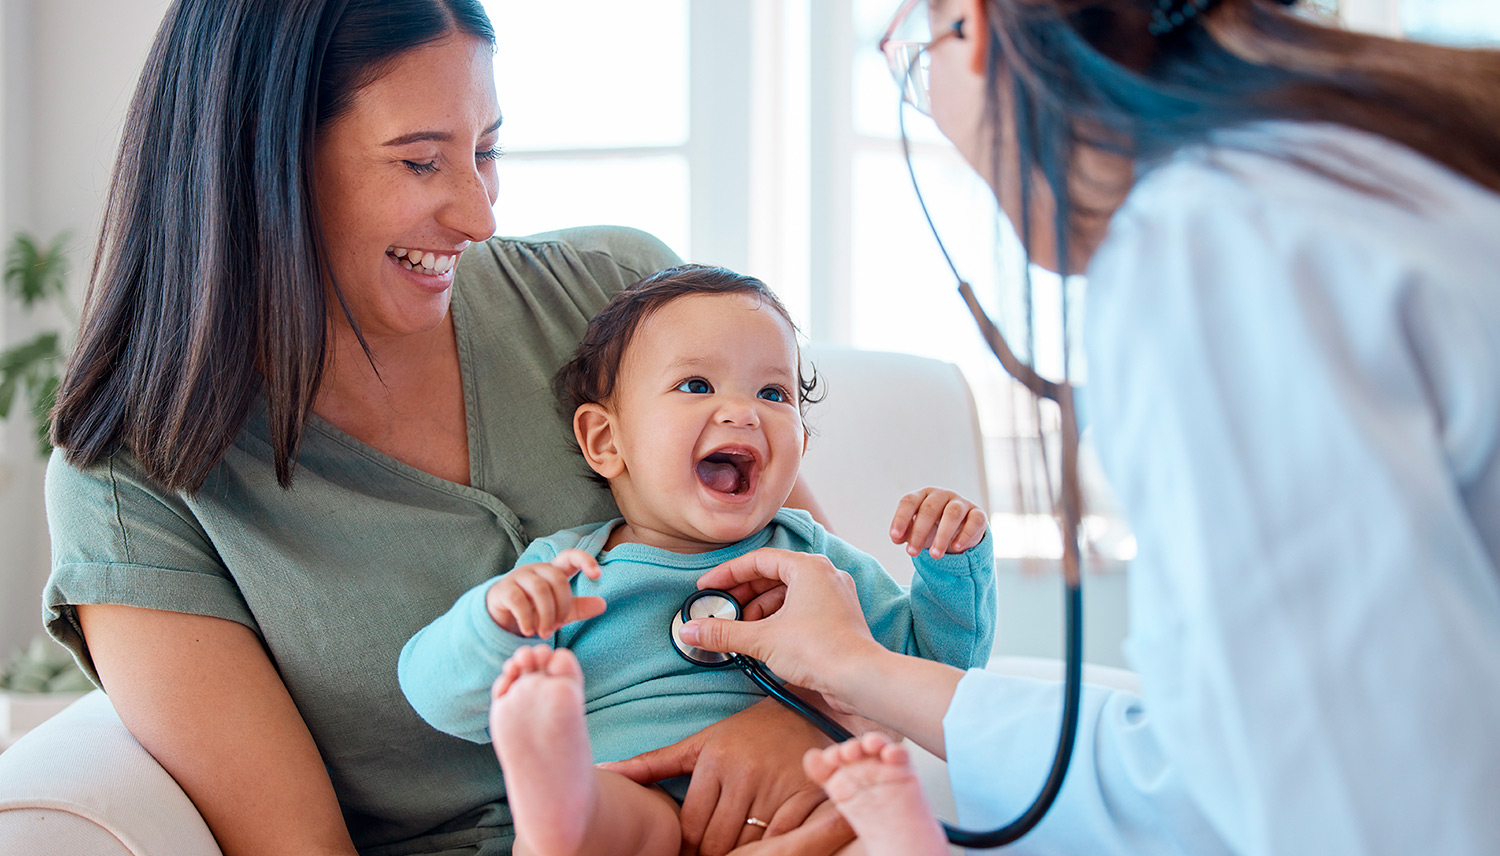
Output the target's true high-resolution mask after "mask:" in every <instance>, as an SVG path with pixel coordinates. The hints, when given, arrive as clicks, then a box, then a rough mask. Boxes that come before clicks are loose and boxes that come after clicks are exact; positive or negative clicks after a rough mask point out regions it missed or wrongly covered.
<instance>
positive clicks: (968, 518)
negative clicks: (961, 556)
mask: <svg viewBox="0 0 1500 856" xmlns="http://www.w3.org/2000/svg"><path fill="white" fill-rule="evenodd" d="M989 522H990V521H989V516H988V515H986V514H985V513H984V509H982V508H979V507H978V506H975V507H974V508H970V509H969V513H968V514H967V515H965V516H964V528H963V530H962V531H961V532H959V533H958V537H957V538H955V539H953V552H955V553H962V552H965V551H967V550H972V549H974V548H975V547H977V546H979V542H980V541H983V540H984V531H985V527H986V526H988V525H989Z"/></svg>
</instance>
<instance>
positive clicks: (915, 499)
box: [891, 488, 931, 544]
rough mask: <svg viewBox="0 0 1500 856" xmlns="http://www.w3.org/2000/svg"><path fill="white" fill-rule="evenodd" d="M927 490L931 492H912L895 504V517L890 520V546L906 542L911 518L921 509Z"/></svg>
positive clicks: (924, 489)
mask: <svg viewBox="0 0 1500 856" xmlns="http://www.w3.org/2000/svg"><path fill="white" fill-rule="evenodd" d="M929 490H931V488H923V489H921V490H914V491H912V492H911V493H908V494H907V495H906V496H903V497H901V501H900V502H898V503H896V515H895V516H894V517H892V518H891V543H892V544H901V543H904V542H906V540H907V537H908V533H909V532H910V531H911V519H912V516H913V515H915V514H916V513H917V509H918V508H920V507H921V505H922V500H923V499H926V498H927V492H928V491H929Z"/></svg>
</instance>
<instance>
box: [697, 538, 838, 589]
mask: <svg viewBox="0 0 1500 856" xmlns="http://www.w3.org/2000/svg"><path fill="white" fill-rule="evenodd" d="M829 573H833V574H838V573H843V572H842V571H840V570H839V569H838V568H835V567H834V566H833V562H831V561H829V559H828V557H827V556H824V555H822V554H819V553H798V552H796V551H793V550H778V549H776V548H774V547H762V548H760V549H759V550H751V551H750V552H748V553H746V554H744V555H743V556H736V557H734V558H733V559H730V560H729V561H727V562H725V563H723V564H722V565H719V566H718V567H716V568H713V569H711V570H709V571H707V572H706V573H704V574H703V576H701V577H699V578H698V588H700V589H706V588H716V589H731V588H733V587H735V586H737V585H739V584H741V583H747V582H751V581H752V580H771V581H773V582H779V583H790V582H791V581H792V579H793V578H794V577H805V576H809V575H822V574H829ZM845 576H847V574H846V575H845Z"/></svg>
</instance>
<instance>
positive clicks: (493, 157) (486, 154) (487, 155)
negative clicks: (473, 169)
mask: <svg viewBox="0 0 1500 856" xmlns="http://www.w3.org/2000/svg"><path fill="white" fill-rule="evenodd" d="M504 154H505V149H502V148H500V147H499V146H490V147H489V148H487V149H485V150H484V151H479V152H475V153H474V160H479V161H491V162H493V161H497V160H499V159H500V158H501V157H502V156H503V155H504Z"/></svg>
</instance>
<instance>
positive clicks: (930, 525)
mask: <svg viewBox="0 0 1500 856" xmlns="http://www.w3.org/2000/svg"><path fill="white" fill-rule="evenodd" d="M928 491H929V492H928V493H927V495H926V496H924V497H923V498H922V504H921V506H920V507H918V508H917V513H916V516H914V517H913V518H912V523H911V532H910V535H909V537H908V538H907V540H906V552H907V555H910V556H915V555H917V554H918V553H920V552H922V551H923V550H924V549H927V548H928V547H931V546H932V545H933V536H934V535H936V534H937V528H938V525H939V524H940V523H941V521H942V519H943V511H944V510H945V509H947V507H948V501H949V499H951V498H952V494H951V493H950V492H948V491H936V490H932V489H931V488H929V489H928ZM939 555H941V554H939Z"/></svg>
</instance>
